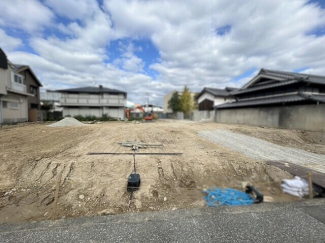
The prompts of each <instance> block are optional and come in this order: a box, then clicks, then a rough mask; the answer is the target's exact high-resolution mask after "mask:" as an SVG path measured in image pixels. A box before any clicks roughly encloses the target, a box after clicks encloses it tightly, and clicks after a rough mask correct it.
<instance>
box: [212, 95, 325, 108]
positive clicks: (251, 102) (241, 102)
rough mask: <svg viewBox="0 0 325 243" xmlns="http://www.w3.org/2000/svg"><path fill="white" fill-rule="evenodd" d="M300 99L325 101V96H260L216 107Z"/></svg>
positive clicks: (285, 101)
mask: <svg viewBox="0 0 325 243" xmlns="http://www.w3.org/2000/svg"><path fill="white" fill-rule="evenodd" d="M299 101H315V102H316V101H319V102H325V96H322V95H306V94H303V93H299V94H292V95H283V96H277V97H270V98H259V99H252V100H242V101H234V102H229V103H224V104H221V105H218V106H216V107H215V108H216V109H224V108H237V107H247V106H261V105H272V104H282V103H292V102H299Z"/></svg>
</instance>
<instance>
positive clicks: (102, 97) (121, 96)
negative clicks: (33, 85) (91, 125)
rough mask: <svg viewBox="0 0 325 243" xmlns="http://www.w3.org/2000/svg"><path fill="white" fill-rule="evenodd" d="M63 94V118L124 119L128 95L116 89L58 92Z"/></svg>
mask: <svg viewBox="0 0 325 243" xmlns="http://www.w3.org/2000/svg"><path fill="white" fill-rule="evenodd" d="M58 92H60V93H61V99H60V104H61V107H63V117H66V116H71V117H75V116H78V115H81V116H96V117H102V116H103V115H107V116H109V117H114V118H120V119H124V115H125V112H124V106H125V102H126V96H127V93H126V92H123V91H119V90H116V89H109V88H105V87H103V86H101V85H100V86H99V87H81V88H72V89H64V90H58Z"/></svg>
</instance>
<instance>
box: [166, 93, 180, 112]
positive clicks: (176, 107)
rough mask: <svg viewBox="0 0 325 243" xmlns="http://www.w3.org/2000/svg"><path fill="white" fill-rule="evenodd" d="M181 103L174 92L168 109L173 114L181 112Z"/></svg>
mask: <svg viewBox="0 0 325 243" xmlns="http://www.w3.org/2000/svg"><path fill="white" fill-rule="evenodd" d="M180 104H181V101H180V99H179V94H178V92H177V91H176V92H174V93H173V95H172V97H171V98H170V100H169V101H168V109H171V110H172V111H173V112H177V111H180V110H181V107H180Z"/></svg>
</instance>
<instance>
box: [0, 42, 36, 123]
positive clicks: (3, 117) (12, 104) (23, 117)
mask: <svg viewBox="0 0 325 243" xmlns="http://www.w3.org/2000/svg"><path fill="white" fill-rule="evenodd" d="M41 86H42V84H41V83H40V82H39V80H38V79H37V77H36V75H35V74H34V72H33V71H32V69H31V68H30V67H29V66H25V65H17V64H13V63H11V62H10V61H9V60H8V59H7V56H6V54H5V53H4V52H3V51H2V49H1V48H0V124H11V123H17V122H25V121H36V120H37V110H38V109H39V87H41Z"/></svg>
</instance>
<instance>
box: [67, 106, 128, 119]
mask: <svg viewBox="0 0 325 243" xmlns="http://www.w3.org/2000/svg"><path fill="white" fill-rule="evenodd" d="M104 114H107V115H108V116H109V117H114V118H120V119H124V108H121V107H96V108H95V107H94V108H92V107H84V108H83V107H76V108H70V107H69V108H67V107H64V108H63V117H66V116H68V115H69V116H71V117H75V116H79V115H80V116H84V117H85V116H96V117H102V116H103V115H104Z"/></svg>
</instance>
